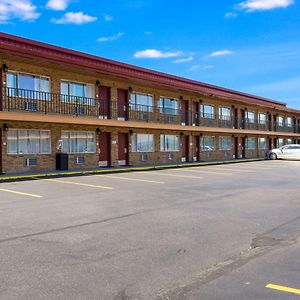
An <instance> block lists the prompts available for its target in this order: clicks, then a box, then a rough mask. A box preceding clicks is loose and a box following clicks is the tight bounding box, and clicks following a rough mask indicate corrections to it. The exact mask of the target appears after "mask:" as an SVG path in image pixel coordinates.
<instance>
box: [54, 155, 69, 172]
mask: <svg viewBox="0 0 300 300" xmlns="http://www.w3.org/2000/svg"><path fill="white" fill-rule="evenodd" d="M68 169H69V156H68V154H67V153H56V170H68Z"/></svg>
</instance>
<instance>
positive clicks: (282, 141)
mask: <svg viewBox="0 0 300 300" xmlns="http://www.w3.org/2000/svg"><path fill="white" fill-rule="evenodd" d="M283 145H284V139H283V138H279V139H277V148H279V147H281V146H283Z"/></svg>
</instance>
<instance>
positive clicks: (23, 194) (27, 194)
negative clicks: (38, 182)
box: [0, 189, 43, 198]
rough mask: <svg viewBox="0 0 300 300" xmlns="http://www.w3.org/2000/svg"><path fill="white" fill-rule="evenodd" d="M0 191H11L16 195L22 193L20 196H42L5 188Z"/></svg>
mask: <svg viewBox="0 0 300 300" xmlns="http://www.w3.org/2000/svg"><path fill="white" fill-rule="evenodd" d="M0 191H2V192H6V193H12V194H17V195H22V196H28V197H33V198H43V196H40V195H35V194H29V193H23V192H18V191H13V190H7V189H0Z"/></svg>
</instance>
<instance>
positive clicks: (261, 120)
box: [258, 113, 267, 125]
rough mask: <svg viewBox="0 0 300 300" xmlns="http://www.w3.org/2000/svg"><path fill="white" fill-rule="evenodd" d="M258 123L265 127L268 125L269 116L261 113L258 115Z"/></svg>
mask: <svg viewBox="0 0 300 300" xmlns="http://www.w3.org/2000/svg"><path fill="white" fill-rule="evenodd" d="M258 123H259V124H261V125H264V124H266V123H267V116H266V114H264V113H259V114H258Z"/></svg>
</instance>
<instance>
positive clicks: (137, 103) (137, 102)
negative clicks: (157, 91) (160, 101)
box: [130, 93, 153, 112]
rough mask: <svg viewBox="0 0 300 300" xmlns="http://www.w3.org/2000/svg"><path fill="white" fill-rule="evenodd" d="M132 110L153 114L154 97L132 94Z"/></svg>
mask: <svg viewBox="0 0 300 300" xmlns="http://www.w3.org/2000/svg"><path fill="white" fill-rule="evenodd" d="M130 108H131V110H138V111H149V112H153V96H152V95H147V94H140V93H131V94H130Z"/></svg>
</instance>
